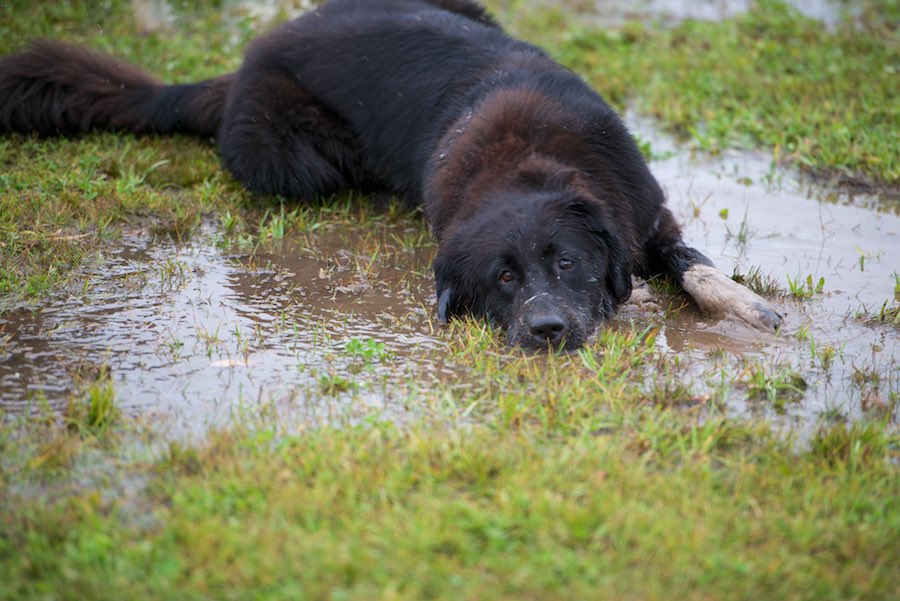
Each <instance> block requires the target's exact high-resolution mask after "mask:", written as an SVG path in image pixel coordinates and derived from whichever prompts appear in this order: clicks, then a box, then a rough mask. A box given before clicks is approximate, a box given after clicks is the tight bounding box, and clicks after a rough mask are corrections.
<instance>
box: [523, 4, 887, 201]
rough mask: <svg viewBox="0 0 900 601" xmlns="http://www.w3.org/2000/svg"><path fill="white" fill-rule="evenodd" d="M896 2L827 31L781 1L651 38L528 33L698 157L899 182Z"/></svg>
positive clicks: (613, 32)
mask: <svg viewBox="0 0 900 601" xmlns="http://www.w3.org/2000/svg"><path fill="white" fill-rule="evenodd" d="M898 23H900V3H897V2H894V1H892V2H886V3H881V4H875V3H872V4H871V6H870V11H869V12H868V13H867V17H864V18H863V19H862V21H861V24H860V25H859V26H854V25H848V24H845V25H843V26H841V27H839V28H838V30H837V31H835V32H829V31H828V30H827V29H826V28H825V26H824V25H823V24H821V23H819V22H817V21H815V20H812V19H807V18H805V17H803V16H802V15H800V14H799V13H797V12H796V11H794V10H792V9H790V8H788V7H786V6H785V5H784V4H783V3H781V2H778V1H773V0H758V2H757V3H756V4H755V5H754V8H753V9H752V10H751V11H750V12H749V13H747V14H745V15H741V16H738V17H736V18H734V19H729V20H726V21H723V22H684V23H681V24H679V25H677V26H675V27H673V28H668V29H659V28H656V29H650V28H648V27H645V26H643V25H642V24H640V23H632V24H630V25H628V26H627V27H624V28H622V29H608V28H603V29H597V28H590V27H583V26H582V27H578V24H577V22H576V21H575V19H574V18H573V19H566V26H567V27H569V28H570V29H569V30H568V31H567V32H566V33H564V34H562V35H559V34H551V33H549V32H548V31H546V30H545V29H544V28H542V27H540V26H539V25H531V26H530V27H528V28H527V31H528V33H529V35H532V36H534V37H535V38H537V39H539V40H541V41H542V42H544V43H545V44H547V45H549V46H550V48H551V51H553V53H554V54H555V56H557V58H559V59H560V60H562V61H563V62H564V63H566V64H568V65H570V66H571V67H572V68H573V69H575V70H576V71H578V72H579V73H583V74H585V75H586V76H587V77H588V79H589V80H590V81H591V82H592V83H593V84H595V85H596V87H597V89H598V90H600V91H601V92H602V93H603V94H604V95H605V96H606V97H607V99H608V100H610V101H611V102H612V103H613V104H615V105H616V106H618V107H620V108H621V107H624V106H625V105H626V104H627V103H629V102H632V101H633V102H634V103H635V105H636V107H637V108H638V109H639V110H640V111H641V112H643V113H647V114H650V115H653V116H655V117H657V118H658V119H659V120H660V122H661V123H662V124H663V125H665V126H666V127H668V128H669V129H670V130H672V131H673V132H675V133H678V134H681V135H683V136H685V137H688V138H690V139H691V140H693V142H694V143H695V144H696V145H697V146H698V147H699V148H700V149H702V150H705V151H708V152H717V151H719V150H720V149H722V148H725V147H730V146H735V145H737V146H744V147H759V146H761V147H763V148H766V149H769V150H770V152H771V153H772V155H773V158H774V159H775V160H776V161H782V160H785V161H789V162H791V163H793V164H795V165H799V166H801V167H803V168H806V169H808V170H810V171H812V172H813V173H816V174H819V175H822V176H826V177H831V176H837V179H838V180H843V181H853V182H857V183H863V184H868V185H871V186H874V187H875V188H880V189H882V190H885V191H886V192H887V193H888V194H889V195H891V196H893V197H896V195H897V190H896V185H897V182H898V180H900V108H898V104H897V103H896V102H895V101H894V100H895V99H896V98H897V97H898V96H900V78H898V77H897V73H896V69H897V60H898V56H900V55H898V48H897V35H898V29H897V24H898Z"/></svg>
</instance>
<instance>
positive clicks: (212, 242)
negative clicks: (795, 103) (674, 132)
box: [0, 117, 900, 436]
mask: <svg viewBox="0 0 900 601" xmlns="http://www.w3.org/2000/svg"><path fill="white" fill-rule="evenodd" d="M627 120H628V121H629V124H630V126H631V128H632V131H634V132H635V133H636V134H637V135H638V136H639V137H640V139H641V140H643V141H647V142H650V144H651V147H652V149H653V152H654V154H656V155H659V156H660V157H661V158H657V159H655V160H654V161H653V162H652V168H653V171H654V172H655V174H656V175H657V177H658V178H659V180H660V182H661V183H662V185H663V186H664V187H665V189H666V191H667V193H668V196H669V202H670V205H671V206H672V208H673V210H674V211H675V213H676V215H678V217H679V218H680V219H681V221H682V222H683V223H684V225H685V238H686V240H687V241H688V242H689V243H690V244H692V245H694V246H696V247H698V248H700V249H701V250H702V251H703V252H704V253H706V254H707V255H708V256H709V257H710V258H712V259H713V261H714V262H715V263H716V265H717V266H718V267H719V268H720V269H722V270H723V271H725V272H726V273H728V274H731V273H732V272H734V271H737V272H739V273H741V274H748V273H751V272H752V271H754V270H758V271H759V273H761V274H762V275H763V276H767V277H769V278H771V280H772V284H773V286H774V288H776V289H777V290H776V294H777V298H776V300H775V301H774V302H775V304H776V306H777V307H779V309H780V310H781V311H782V312H783V313H784V314H785V316H786V321H785V325H784V327H783V329H782V331H781V332H780V333H779V334H778V335H768V334H761V333H759V332H756V331H751V330H748V329H746V328H744V327H742V326H740V325H738V324H735V323H731V322H718V321H716V320H711V319H709V318H706V317H704V316H703V315H700V314H699V313H698V312H697V311H696V310H694V309H693V308H691V307H690V306H687V307H684V308H682V309H680V310H675V311H672V310H669V311H667V310H666V309H667V308H670V309H671V307H674V306H678V305H681V304H682V300H683V299H680V298H678V297H660V296H659V295H657V296H656V297H655V298H652V299H651V300H650V301H649V302H632V303H629V304H628V305H626V306H625V307H624V308H623V309H622V311H621V313H620V315H619V316H618V317H617V319H616V322H617V323H616V324H615V325H616V327H631V325H630V324H631V322H632V321H633V322H635V324H636V327H639V328H645V327H646V328H656V329H657V331H658V336H657V345H658V348H659V351H660V352H661V353H662V354H663V356H664V357H665V358H666V359H667V360H668V361H669V363H671V364H672V365H677V369H674V370H673V371H672V372H671V373H670V374H668V377H670V378H674V379H676V380H677V381H678V382H679V383H680V384H682V385H683V386H684V387H685V388H686V389H687V390H689V391H690V395H691V396H692V398H701V399H703V398H707V399H708V398H712V399H715V401H716V402H717V403H721V404H724V406H725V407H726V409H727V411H728V412H729V413H731V414H735V415H742V416H749V417H752V418H759V417H762V418H766V419H771V420H774V421H776V422H780V423H787V424H791V425H797V424H800V425H801V426H803V425H810V424H813V423H815V422H816V421H817V420H819V419H822V418H823V416H825V417H828V418H831V419H857V418H859V417H860V416H863V415H865V414H867V413H872V412H881V413H884V412H888V413H890V412H892V411H893V407H894V406H895V405H896V403H897V395H898V394H900V366H898V348H897V347H898V328H897V327H896V326H892V325H888V324H884V323H879V322H878V321H877V316H878V314H879V311H880V309H881V308H882V307H883V306H885V304H886V306H887V307H891V306H896V303H897V300H896V299H895V285H896V283H897V277H898V276H897V275H896V274H897V273H898V272H900V260H898V257H900V217H898V214H897V207H896V206H895V205H896V203H895V201H884V202H883V201H880V200H879V199H877V198H868V197H850V196H848V195H845V194H840V193H836V192H827V191H823V190H821V189H817V188H815V187H813V186H811V185H810V184H809V183H807V182H804V181H803V180H801V179H799V178H796V177H794V176H792V175H791V174H790V173H786V172H785V171H783V170H780V169H773V168H772V165H771V164H770V160H769V159H768V158H767V157H766V156H763V155H758V154H754V153H748V152H734V153H727V154H725V155H724V156H722V157H717V158H714V159H710V158H706V159H703V158H694V157H692V156H691V155H690V153H689V152H686V151H684V150H682V149H678V148H677V147H676V146H675V145H674V144H673V143H672V142H671V141H670V140H668V139H666V138H664V137H662V136H659V135H658V134H657V133H656V132H655V130H654V129H653V127H652V124H649V123H648V122H646V121H643V120H640V119H637V118H634V117H630V118H628V119H627ZM891 202H894V203H895V204H894V205H892V204H890V203H891ZM433 250H434V249H433V245H432V243H431V242H430V238H429V237H428V235H427V232H426V229H425V226H424V225H423V224H421V223H409V224H407V223H388V222H387V221H379V220H376V222H375V223H374V224H371V223H370V224H367V225H363V224H353V223H350V224H334V225H329V226H326V227H323V228H321V229H320V230H316V231H313V232H311V233H307V234H301V235H297V236H295V237H294V238H292V239H286V240H280V241H276V242H272V241H270V242H267V243H265V244H262V245H260V246H258V247H257V248H255V249H252V248H232V247H228V246H223V245H222V243H221V241H220V240H219V233H218V232H217V231H216V227H215V226H213V225H206V226H204V228H203V231H201V232H200V233H198V234H196V235H195V236H194V237H193V241H192V242H190V243H187V244H179V243H175V242H173V241H171V240H168V239H163V240H159V239H153V238H151V237H150V236H149V235H147V234H145V233H132V234H128V235H125V236H124V237H123V239H122V240H121V242H120V243H117V246H116V247H115V248H114V249H111V250H108V251H106V252H105V254H104V256H103V257H102V258H100V259H99V260H98V261H97V262H96V265H95V266H94V267H93V268H92V269H91V272H90V273H87V274H85V276H84V277H85V281H86V282H87V284H85V286H84V288H83V289H79V290H78V291H77V292H76V293H72V294H69V295H68V296H65V297H61V298H54V299H52V300H49V301H47V302H45V303H44V304H42V305H40V306H38V307H34V308H29V309H17V310H11V311H6V312H5V313H0V412H2V413H3V414H5V415H6V416H7V417H10V416H16V415H22V414H38V413H41V412H45V411H48V410H49V411H52V412H55V413H58V414H63V413H65V412H66V410H67V406H68V404H69V402H70V400H71V399H72V398H76V397H78V396H79V395H80V394H81V395H83V394H84V393H83V389H85V387H88V386H90V385H91V383H92V382H95V381H96V380H97V378H98V377H106V376H105V374H108V377H109V378H110V379H111V381H112V383H113V384H114V386H115V390H116V395H117V400H118V402H119V404H120V406H121V407H122V409H123V411H124V412H125V413H126V414H128V415H130V416H133V417H136V418H138V419H140V420H143V421H146V422H149V423H150V424H151V425H152V426H153V427H154V428H155V429H156V430H158V431H160V432H163V433H169V434H172V435H178V436H181V435H197V434H202V432H204V431H206V430H207V429H208V428H210V427H215V426H218V425H222V424H226V423H229V422H230V421H234V420H240V421H245V420H252V419H254V418H255V416H259V415H261V414H266V413H267V412H268V411H275V412H277V414H278V415H279V418H280V419H281V420H293V421H295V422H296V423H297V424H299V425H301V426H303V425H313V424H317V423H321V422H323V421H328V420H330V419H334V418H335V417H336V416H337V417H340V419H346V418H347V417H348V416H349V417H350V418H351V419H352V418H353V416H354V415H356V414H359V415H360V416H366V415H372V414H373V411H374V413H375V414H377V415H380V416H383V417H384V418H386V419H391V420H394V421H402V420H403V419H404V418H405V417H407V416H410V415H415V414H416V413H417V411H422V407H421V405H420V403H419V402H418V401H417V398H418V396H417V395H418V392H419V391H422V390H427V389H428V387H429V386H430V385H431V384H432V383H435V382H438V381H444V382H446V381H448V380H451V379H452V380H453V381H458V382H465V381H466V378H467V375H466V374H465V373H459V371H458V370H459V368H456V367H454V366H453V365H450V364H448V363H446V358H447V357H448V351H450V350H452V349H451V345H452V342H451V341H450V340H448V338H447V336H446V335H445V334H444V333H443V332H442V331H441V328H440V327H438V326H436V324H435V321H436V320H435V317H434V302H433V288H432V280H431V273H430V267H429V265H430V260H431V256H432V253H433ZM789 278H790V280H793V281H794V282H796V283H798V284H797V285H800V286H801V287H805V286H809V285H810V284H808V283H807V282H811V289H810V290H808V292H809V294H808V295H807V296H808V298H803V299H795V298H794V297H793V296H791V295H790V293H789V290H788V288H789ZM819 282H821V288H819ZM649 369H650V368H648V374H647V385H648V386H659V385H660V383H659V381H658V380H659V379H660V378H662V377H663V375H661V374H658V373H655V372H652V371H649ZM413 382H414V383H415V384H412V383H413ZM778 382H787V384H786V386H787V389H788V394H787V395H786V400H785V395H784V388H781V389H779V390H776V392H775V393H774V394H775V397H778V398H769V397H767V394H769V392H770V391H769V389H770V388H778V386H777V384H778ZM413 386H416V387H418V388H413ZM767 387H768V388H767ZM313 399H315V400H313ZM893 419H896V416H895V417H894V418H893Z"/></svg>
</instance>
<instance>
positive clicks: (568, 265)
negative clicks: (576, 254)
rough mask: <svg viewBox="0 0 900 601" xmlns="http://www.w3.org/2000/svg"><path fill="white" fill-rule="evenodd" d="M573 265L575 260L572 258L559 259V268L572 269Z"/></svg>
mask: <svg viewBox="0 0 900 601" xmlns="http://www.w3.org/2000/svg"><path fill="white" fill-rule="evenodd" d="M573 267H575V261H573V260H572V259H560V260H559V268H560V269H572V268H573Z"/></svg>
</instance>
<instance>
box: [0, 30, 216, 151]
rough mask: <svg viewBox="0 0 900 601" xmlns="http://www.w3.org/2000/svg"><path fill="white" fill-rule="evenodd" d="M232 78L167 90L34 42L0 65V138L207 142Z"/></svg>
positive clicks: (107, 61) (66, 48)
mask: <svg viewBox="0 0 900 601" xmlns="http://www.w3.org/2000/svg"><path fill="white" fill-rule="evenodd" d="M233 78H234V75H225V76H223V77H219V78H216V79H210V80H207V81H201V82H198V83H191V84H182V85H172V86H167V85H165V84H163V83H162V82H160V81H158V80H157V79H156V78H154V77H153V76H152V75H150V74H148V73H146V72H145V71H142V70H141V69H139V68H138V67H135V66H134V65H130V64H128V63H125V62H123V61H121V60H119V59H116V58H113V57H111V56H107V55H105V54H100V53H98V52H94V51H91V50H88V49H85V48H82V47H78V46H71V45H69V44H64V43H61V42H55V41H50V40H37V41H34V42H32V43H31V44H30V45H29V46H28V47H27V48H26V49H25V50H24V51H22V52H20V53H18V54H13V55H10V56H6V57H3V58H0V133H2V132H16V133H23V134H27V133H32V132H36V133H38V134H41V135H45V136H57V135H62V136H71V135H75V134H78V133H83V132H87V131H91V130H110V131H129V132H134V133H159V134H171V133H184V134H190V135H195V136H203V137H209V136H215V135H216V132H217V130H218V128H219V123H220V121H221V120H222V112H223V110H224V108H225V100H226V97H227V95H228V88H229V86H230V85H231V81H232V80H233Z"/></svg>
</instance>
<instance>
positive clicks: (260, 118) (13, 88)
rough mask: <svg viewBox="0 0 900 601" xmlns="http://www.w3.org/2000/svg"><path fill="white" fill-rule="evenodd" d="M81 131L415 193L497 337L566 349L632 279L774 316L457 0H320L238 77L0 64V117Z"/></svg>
mask: <svg viewBox="0 0 900 601" xmlns="http://www.w3.org/2000/svg"><path fill="white" fill-rule="evenodd" d="M95 129H103V130H119V131H131V132H136V133H145V132H146V133H149V132H153V133H161V134H168V133H175V132H180V133H186V134H193V135H197V136H204V137H211V136H214V137H215V138H216V140H217V142H218V145H219V149H220V153H221V156H222V160H223V161H224V163H225V166H226V167H227V168H228V169H229V171H231V173H233V174H234V176H235V177H236V178H237V179H238V180H240V181H241V182H243V183H244V184H245V185H246V186H247V187H248V188H250V189H251V190H254V191H256V192H260V193H263V194H281V195H284V196H286V197H294V198H312V197H314V196H317V195H327V194H331V193H333V192H335V191H338V190H340V189H343V188H347V187H358V188H362V189H365V190H372V191H389V192H391V193H394V194H397V195H398V196H400V197H401V198H403V199H405V200H406V201H407V202H410V203H415V204H421V205H424V209H425V213H426V216H427V218H428V219H429V221H430V223H431V225H432V227H433V230H434V234H435V236H436V237H437V239H438V243H439V250H438V255H437V258H436V259H435V263H434V270H435V278H436V283H437V296H438V312H439V315H440V317H441V319H444V320H446V319H449V318H450V317H451V316H453V315H461V314H465V313H471V314H475V315H484V316H487V317H489V318H490V319H492V320H494V321H495V322H496V323H497V324H499V325H500V326H502V327H503V328H504V329H505V330H506V331H507V332H508V334H509V337H510V340H511V341H512V342H513V343H514V344H520V345H523V346H528V347H547V346H548V345H552V346H557V347H558V346H564V347H565V348H575V347H578V346H580V345H581V344H583V343H584V341H585V340H586V339H587V337H588V336H590V335H591V333H592V332H593V331H594V329H595V327H596V325H597V324H598V323H599V321H601V320H602V319H603V318H606V317H609V316H610V315H611V314H612V313H613V312H614V311H615V310H616V307H617V306H618V305H619V304H620V303H622V302H623V301H625V300H626V299H627V298H628V297H629V294H630V293H631V276H632V274H634V275H638V276H641V277H644V278H647V277H650V276H653V275H657V274H664V275H667V276H669V277H670V278H672V279H674V280H675V281H676V282H677V283H679V284H680V285H681V286H682V287H683V288H684V290H685V291H686V292H687V293H688V294H689V295H690V296H691V297H693V299H694V300H695V301H696V302H697V303H698V304H699V305H700V307H701V308H702V309H704V310H707V311H711V312H714V313H719V314H723V313H727V314H730V315H733V316H736V317H738V318H740V319H742V320H744V321H746V322H747V323H750V324H752V325H754V326H757V327H760V328H764V329H769V330H772V329H775V328H777V327H778V325H779V323H780V321H781V317H780V315H778V313H776V312H775V311H774V310H773V309H772V308H770V307H769V306H768V304H767V303H766V302H765V301H764V300H763V299H761V298H760V297H758V296H757V295H756V294H754V293H753V292H751V291H749V290H748V289H746V288H744V287H742V286H740V285H738V284H736V283H734V282H733V281H732V280H731V279H730V278H728V277H726V276H725V275H723V274H721V273H720V272H719V271H717V270H715V269H714V268H713V267H712V263H711V262H710V261H709V260H708V259H707V258H706V257H704V256H703V255H702V254H701V253H699V252H698V251H696V250H695V249H692V248H688V247H686V246H685V245H684V243H683V242H682V239H681V232H680V229H679V227H678V225H677V224H676V223H675V221H674V219H673V217H672V214H671V213H670V212H669V210H668V209H667V208H666V207H664V206H663V205H664V197H663V192H662V190H661V189H660V187H659V185H658V184H657V182H656V180H655V179H654V178H653V176H652V175H651V174H650V171H649V170H648V168H647V165H646V163H645V162H644V159H643V157H642V156H641V154H640V152H639V151H638V149H637V147H636V146H635V143H634V141H633V140H632V138H631V136H630V135H629V134H628V132H627V130H626V129H625V127H624V125H623V124H622V122H621V121H620V119H619V118H618V117H617V116H616V114H615V113H614V112H613V111H612V109H611V108H610V107H609V106H607V104H606V103H605V102H604V101H603V99H602V98H601V97H600V96H599V95H598V94H597V93H596V92H594V91H593V90H591V89H590V88H589V87H588V86H587V85H586V84H585V83H584V82H583V81H582V80H581V79H580V78H579V77H578V76H576V75H575V74H573V73H571V72H570V71H568V70H566V69H565V68H563V67H561V66H559V65H557V64H556V63H554V62H553V61H552V60H551V59H550V58H548V57H547V55H546V54H544V53H543V52H542V51H541V50H540V49H538V48H536V47H534V46H531V45H529V44H526V43H524V42H521V41H518V40H515V39H512V38H510V37H509V36H507V35H506V34H505V33H504V32H503V31H502V30H501V29H500V28H499V26H498V25H497V24H496V23H495V22H494V21H493V19H492V18H490V17H489V16H488V15H486V13H485V11H484V9H483V8H482V7H480V6H478V5H477V4H475V3H473V2H470V1H469V0H382V1H374V0H332V1H330V2H328V3H326V4H324V5H322V6H320V7H319V8H317V9H315V10H312V11H310V12H309V13H307V14H305V15H303V16H301V17H300V18H298V19H296V20H294V21H292V22H290V23H287V24H286V25H284V26H282V27H280V28H279V29H277V30H275V31H273V32H272V33H270V34H267V35H265V36H263V37H261V38H259V39H257V40H256V41H255V42H254V43H253V44H252V45H251V46H250V48H249V50H248V51H247V55H246V58H245V60H244V63H243V65H242V66H241V68H240V70H238V72H237V73H234V74H231V75H226V76H223V77H220V78H217V79H213V80H209V81H204V82H200V83H193V84H185V85H173V86H166V85H164V84H162V83H160V82H158V81H156V80H155V79H154V78H152V77H151V76H149V75H147V74H146V73H144V72H143V71H141V70H139V69H137V68H136V67H133V66H130V65H127V64H123V63H121V62H120V61H118V60H116V59H114V58H110V57H107V56H102V55H98V54H94V53H91V52H89V51H86V50H83V49H80V48H75V47H72V46H67V45H64V44H61V43H58V42H50V41H39V42H35V43H33V44H32V45H31V46H30V47H29V48H28V49H26V50H25V51H24V52H22V53H20V54H16V55H12V56H8V57H6V58H4V59H2V60H0V131H7V132H19V133H30V132H37V133H39V134H41V135H73V134H78V133H81V132H87V131H90V130H95Z"/></svg>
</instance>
